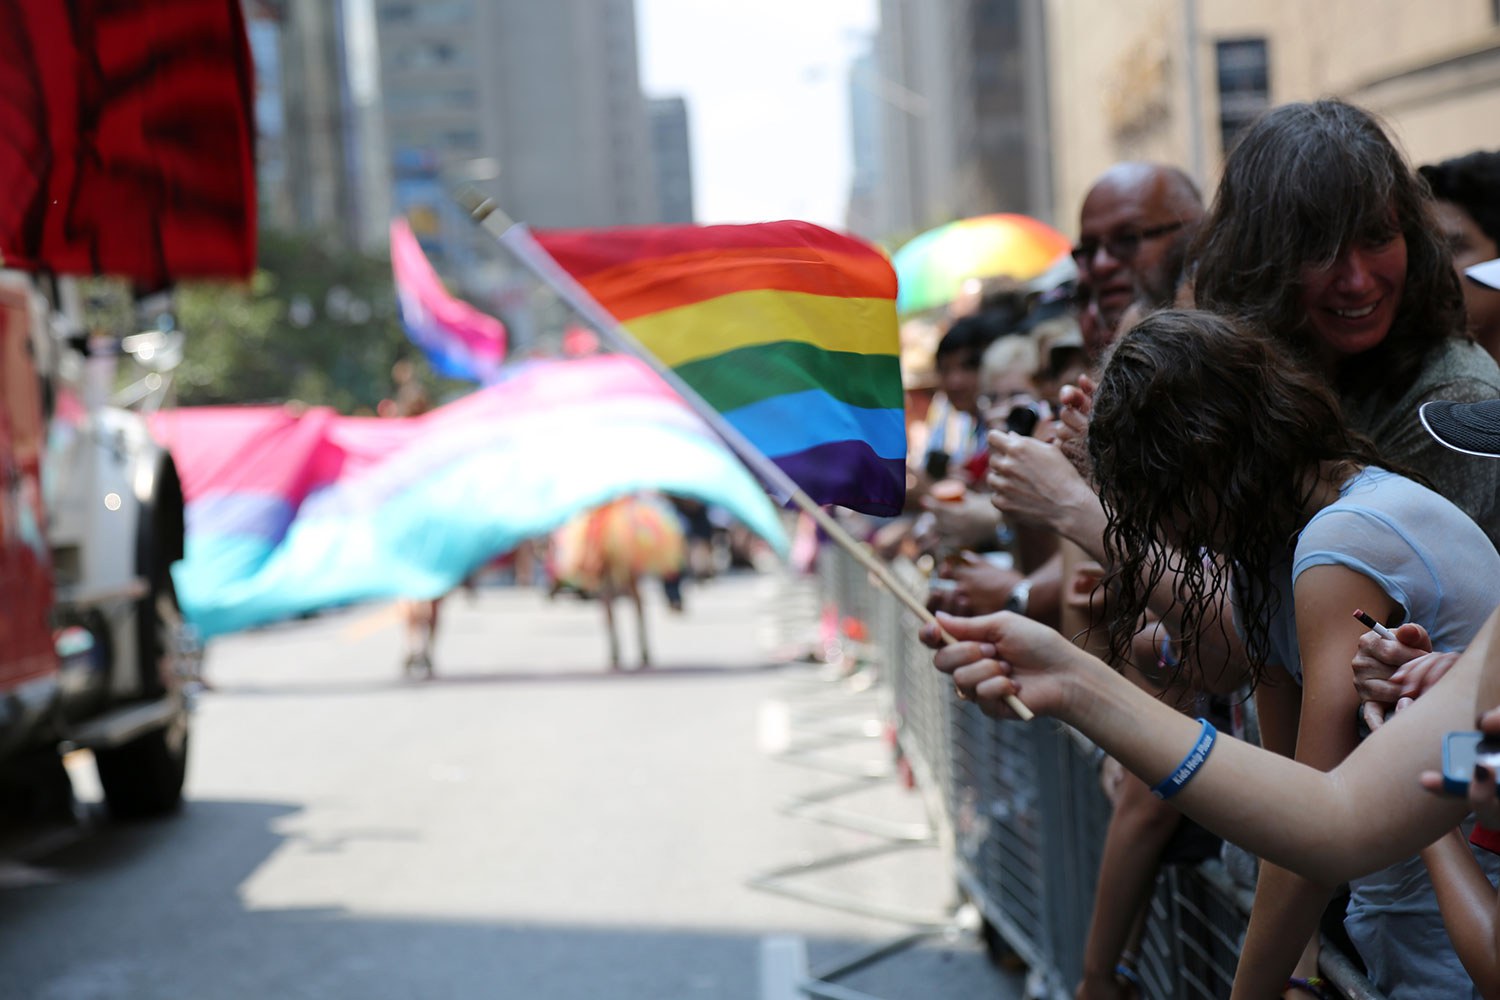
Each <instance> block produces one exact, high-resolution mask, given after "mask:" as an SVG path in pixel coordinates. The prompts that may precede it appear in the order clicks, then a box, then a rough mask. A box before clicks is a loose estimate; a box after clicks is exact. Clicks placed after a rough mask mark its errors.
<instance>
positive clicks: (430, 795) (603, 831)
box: [0, 575, 1018, 1000]
mask: <svg viewBox="0 0 1500 1000" xmlns="http://www.w3.org/2000/svg"><path fill="white" fill-rule="evenodd" d="M652 597H653V599H652V601H651V602H650V608H649V622H650V629H651V633H652V640H653V645H654V652H655V654H656V662H657V665H656V666H655V667H654V668H653V669H651V670H650V671H647V672H622V673H611V672H609V671H607V670H606V669H604V663H605V658H606V646H605V640H604V635H603V631H602V624H601V618H600V614H599V610H598V608H597V606H596V605H594V604H593V603H590V602H584V601H580V600H577V599H574V598H567V597H563V598H559V599H557V600H555V601H548V600H547V599H546V598H545V597H544V596H543V595H542V594H540V593H538V592H536V591H534V590H530V589H515V588H500V587H496V588H481V589H480V590H479V591H478V592H477V594H476V595H474V596H473V597H470V596H466V595H463V594H458V595H455V596H453V597H452V598H450V599H449V600H448V601H447V602H446V603H445V604H444V609H443V610H444V616H443V621H442V628H441V635H440V638H439V642H438V646H437V656H436V667H437V676H436V678H435V679H433V680H430V681H411V680H405V679H403V678H402V677H401V670H400V661H401V654H402V636H401V632H400V628H399V622H398V618H397V615H396V612H395V610H394V609H393V608H392V607H387V606H366V607H360V608H353V609H347V610H344V611H340V612H338V613H334V614H329V615H325V616H322V617H319V618H315V619H311V620H306V621H300V622H296V623H291V624H287V625H283V626H278V627H275V628H271V629H266V630H262V631H258V632H254V633H250V634H244V635H239V636H233V637H228V638H224V639H220V640H216V641H215V642H214V643H213V644H212V645H211V647H210V649H209V655H208V661H207V677H208V679H209V681H210V682H211V684H212V690H209V691H206V692H204V693H203V694H202V695H201V696H200V697H199V699H198V704H197V711H196V714H195V719H194V729H193V736H192V740H193V746H192V759H191V764H190V772H189V779H188V802H187V804H186V805H185V807H184V809H183V810H182V812H181V814H180V815H177V816H175V817H173V818H170V819H168V820H165V821H160V822H151V823H145V824H134V825H116V824H111V823H109V822H108V821H107V820H105V819H103V818H102V810H101V809H100V808H99V806H98V805H97V798H98V788H97V783H96V781H95V780H94V779H93V777H92V773H91V770H90V761H89V760H88V759H87V758H86V757H85V756H76V757H75V758H73V759H72V760H70V770H71V771H72V773H73V774H74V775H75V785H76V787H77V789H78V794H79V796H80V798H81V799H82V800H83V802H84V804H85V807H86V810H85V811H86V813H87V815H88V817H89V818H88V820H87V821H86V822H85V823H84V824H82V825H81V827H80V828H79V829H78V830H76V831H72V832H71V833H69V834H68V835H65V836H63V837H61V838H55V837H54V838H42V839H39V840H38V841H36V842H35V843H31V844H29V845H22V846H20V847H18V848H16V849H14V850H13V851H12V856H11V857H9V858H5V859H3V861H0V927H3V931H0V995H3V996H4V997H7V998H9V997H16V998H27V1000H96V998H98V1000H105V998H109V1000H113V998H174V1000H175V998H182V1000H208V998H219V997H227V998H259V997H277V998H302V997H308V998H346V997H347V998H360V1000H383V998H416V997H421V998H426V997H442V998H447V997H454V998H467V997H516V998H531V997H536V998H558V1000H572V998H578V1000H582V998H589V1000H598V998H620V1000H648V998H649V1000H662V998H747V1000H782V998H787V1000H790V998H793V997H798V996H802V995H804V993H802V992H799V991H798V989H797V985H798V983H799V982H800V981H802V980H803V979H804V978H805V977H807V976H808V975H809V970H812V971H814V972H816V971H817V970H819V969H820V968H823V967H827V966H829V965H830V964H831V965H835V966H836V965H838V964H840V963H842V961H843V960H845V959H847V958H849V957H851V956H858V955H859V954H860V952H861V951H862V950H864V949H869V948H871V947H873V946H876V945H879V944H881V943H883V942H890V941H892V940H893V939H896V938H898V937H899V936H900V935H903V934H906V933H909V932H912V931H928V930H933V929H934V928H938V927H940V926H941V925H943V924H944V923H945V922H946V921H948V920H949V919H950V917H951V916H952V913H953V904H954V902H955V899H954V895H955V894H954V888H953V885H954V883H953V880H952V877H951V875H950V873H949V871H948V868H947V866H946V864H945V861H944V853H943V851H942V850H941V849H940V848H938V847H937V846H935V841H933V840H931V839H928V840H926V841H923V840H922V839H921V837H922V834H923V832H924V827H925V816H924V812H923V809H922V804H921V799H920V796H918V795H916V794H914V793H912V792H910V791H908V790H906V789H904V788H902V787H901V786H900V784H899V783H898V782H897V781H895V780H893V779H892V778H891V777H890V774H891V770H892V769H891V768H890V766H889V764H890V755H889V752H888V749H887V747H886V745H885V743H884V742H883V741H882V739H881V730H880V725H879V715H880V699H879V697H878V690H876V691H872V690H861V684H860V682H859V681H858V680H856V681H854V682H851V681H848V680H840V679H836V677H835V675H834V672H833V671H831V670H828V669H827V668H825V667H821V666H817V665H809V664H784V665H783V664H778V663H776V662H775V660H774V654H775V652H776V650H777V649H778V647H783V646H785V645H786V644H787V643H788V642H791V641H794V640H799V639H806V638H810V635H811V633H810V631H809V629H808V625H809V624H810V622H811V620H812V617H813V608H812V599H811V595H810V593H809V592H808V591H807V589H806V587H802V588H794V587H793V585H792V584H790V583H788V582H787V581H785V580H783V579H782V578H780V577H779V576H776V575H745V576H735V577H729V578H722V579H719V580H716V581H713V582H711V583H709V584H707V585H704V586H702V587H698V588H694V589H691V590H690V591H689V592H688V605H689V607H688V611H687V613H686V614H685V615H672V614H670V613H669V612H668V611H667V610H666V608H665V605H664V602H663V601H662V600H661V599H660V595H659V593H658V594H653V595H652ZM625 638H626V649H627V650H630V649H632V648H633V646H632V639H631V636H630V634H629V633H628V632H627V634H626V636H625ZM809 734H811V735H812V736H813V738H814V739H813V742H811V743H809V742H808V741H807V737H808V735H809ZM804 746H814V747H815V749H816V752H815V753H812V754H810V755H802V756H800V757H799V756H798V755H795V754H794V755H792V757H791V758H788V756H787V754H786V753H785V752H786V751H787V750H789V749H790V750H796V749H798V748H799V747H804ZM830 790H839V791H844V794H840V795H836V796H829V797H827V799H826V801H823V800H822V796H820V795H818V794H817V793H819V792H827V791H830ZM799 796H802V797H811V798H812V799H815V800H818V801H813V802H810V803H808V802H805V803H804V807H803V808H802V809H801V810H800V812H801V814H800V815H799V814H794V813H797V812H798V810H789V809H788V804H789V803H791V802H793V801H794V800H796V799H797V797H799ZM813 814H816V816H815V815H813ZM817 817H821V818H817ZM853 827H865V828H866V829H855V828H853ZM871 830H873V831H874V832H869V831H871ZM850 852H853V853H856V854H860V855H864V857H863V860H858V861H853V862H850V863H845V864H838V865H824V864H823V861H824V859H826V858H827V857H829V856H830V855H837V854H843V853H850ZM752 883H757V884H759V885H760V886H761V887H759V888H757V887H756V885H753V884H752ZM768 889H770V890H773V891H767V890H768ZM805 896H812V897H816V899H817V901H816V902H810V901H808V900H807V899H805V898H795V897H805ZM858 911H864V912H858ZM871 914H875V915H871ZM1017 989H1018V984H1017V982H1016V980H1015V979H1014V977H1011V976H1007V975H1005V974H1002V973H1001V972H999V971H997V970H996V969H995V967H994V966H993V965H992V964H991V963H990V962H989V960H988V958H987V956H986V955H985V953H984V950H983V948H982V947H981V946H980V945H979V944H978V943H977V940H976V937H975V935H974V934H972V933H971V932H967V931H962V930H959V931H950V932H949V933H947V934H944V933H940V932H939V933H931V934H929V935H928V936H926V937H923V938H922V939H921V940H920V941H919V942H918V943H916V944H915V945H913V946H911V947H909V948H901V949H898V950H896V951H895V952H894V953H893V954H892V955H891V956H889V957H886V958H883V959H880V960H878V961H874V962H871V963H870V964H868V965H866V966H863V967H861V968H858V969H857V970H854V971H852V972H851V973H849V974H847V975H844V976H841V977H836V978H835V979H831V980H830V981H829V986H828V991H827V992H826V993H824V994H822V995H828V996H849V997H859V996H874V997H883V998H889V1000H898V998H903V997H913V998H915V997H923V998H941V997H950V996H951V997H964V998H966V1000H969V998H976V997H995V996H999V997H1006V996H1014V995H1018V994H1017ZM840 990H842V991H846V992H844V993H840V992H839V991H840Z"/></svg>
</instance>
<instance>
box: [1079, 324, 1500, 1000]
mask: <svg viewBox="0 0 1500 1000" xmlns="http://www.w3.org/2000/svg"><path fill="white" fill-rule="evenodd" d="M1089 456H1090V459H1091V461H1092V464H1093V469H1094V475H1095V479H1096V482H1097V484H1098V487H1099V492H1100V499H1101V502H1102V504H1103V507H1104V511H1105V514H1106V517H1107V521H1108V526H1107V528H1106V529H1105V534H1104V538H1105V547H1106V550H1107V554H1108V556H1109V566H1110V571H1109V574H1108V575H1107V576H1106V578H1105V587H1106V588H1107V589H1108V590H1109V592H1110V593H1111V595H1112V601H1111V608H1110V615H1111V618H1110V645H1111V647H1112V651H1113V652H1114V653H1116V654H1117V655H1124V654H1125V653H1126V652H1127V651H1128V650H1129V648H1130V647H1129V644H1130V642H1131V640H1132V638H1133V636H1134V635H1135V633H1136V631H1137V628H1138V622H1139V620H1140V616H1141V615H1142V614H1143V613H1144V612H1145V610H1146V607H1147V604H1148V601H1149V599H1150V597H1151V595H1152V593H1153V591H1155V590H1156V589H1157V588H1158V586H1159V585H1160V584H1161V583H1162V582H1163V580H1164V579H1166V578H1168V577H1169V576H1173V577H1175V584H1176V587H1177V592H1178V594H1179V598H1178V600H1179V603H1180V605H1181V609H1180V610H1181V612H1182V613H1181V615H1180V618H1179V621H1180V624H1179V628H1178V631H1177V633H1176V634H1177V637H1178V641H1179V642H1180V643H1181V644H1182V649H1181V651H1180V653H1181V655H1183V656H1191V655H1192V652H1193V648H1192V647H1193V646H1194V644H1195V643H1196V642H1198V641H1200V640H1201V639H1202V638H1203V635H1204V633H1205V631H1206V630H1209V629H1216V628H1227V626H1226V625H1224V624H1221V623H1222V617H1221V615H1220V614H1219V612H1218V609H1219V607H1221V606H1222V605H1223V604H1224V603H1225V601H1226V598H1227V599H1228V602H1229V603H1230V605H1231V606H1232V608H1233V610H1234V613H1235V615H1234V617H1235V621H1236V626H1237V628H1238V629H1239V631H1240V632H1241V633H1242V635H1243V638H1244V647H1245V650H1246V653H1247V656H1248V659H1249V661H1250V667H1251V671H1252V676H1253V677H1254V678H1255V680H1256V681H1257V692H1256V693H1257V704H1258V705H1259V706H1260V707H1261V728H1262V734H1263V739H1264V742H1265V744H1266V746H1267V747H1268V748H1270V749H1273V750H1277V751H1279V752H1281V753H1283V754H1286V755H1288V756H1293V755H1295V757H1296V759H1297V760H1299V761H1302V762H1304V763H1307V764H1310V765H1312V766H1314V767H1318V768H1321V769H1324V770H1327V769H1329V768H1332V767H1334V766H1335V765H1337V764H1338V763H1339V762H1340V761H1341V760H1343V759H1344V757H1346V756H1347V755H1348V754H1349V753H1350V751H1352V750H1353V749H1354V747H1355V745H1356V743H1357V734H1356V732H1355V725H1354V719H1355V714H1356V710H1357V707H1358V696H1357V694H1356V693H1355V690H1354V687H1353V684H1352V683H1351V677H1350V672H1349V663H1350V660H1351V659H1352V657H1353V655H1354V652H1355V649H1356V645H1357V643H1358V641H1359V637H1360V634H1361V633H1362V632H1363V631H1364V629H1363V627H1362V626H1360V625H1359V624H1357V623H1356V622H1355V621H1354V620H1353V618H1352V617H1351V612H1352V611H1354V610H1355V609H1356V608H1363V609H1365V610H1366V611H1368V612H1370V613H1372V614H1374V615H1375V616H1376V617H1377V618H1380V619H1381V620H1384V621H1393V622H1400V621H1407V620H1414V621H1420V622H1422V623H1423V624H1424V625H1426V626H1427V629H1428V632H1429V634H1430V635H1431V637H1432V641H1433V643H1434V645H1435V646H1436V647H1437V648H1439V649H1449V650H1456V649H1462V648H1463V647H1464V646H1466V645H1467V644H1468V643H1469V641H1470V640H1471V639H1472V638H1473V636H1474V635H1475V633H1477V632H1478V631H1479V628H1480V627H1481V625H1483V623H1484V621H1485V619H1486V618H1487V617H1488V615H1489V613H1490V612H1491V611H1492V610H1493V609H1494V605H1495V598H1494V593H1493V582H1494V580H1495V579H1497V578H1500V553H1497V552H1496V551H1495V549H1494V547H1493V546H1491V545H1489V544H1487V541H1486V539H1485V537H1484V533H1483V532H1482V531H1481V530H1480V529H1479V527H1478V526H1477V525H1476V524H1474V522H1473V521H1472V520H1471V519H1470V518H1468V517H1467V516H1465V514H1464V513H1463V511H1461V510H1459V509H1458V508H1457V507H1455V506H1454V505H1453V504H1452V503H1450V502H1449V501H1447V500H1445V499H1443V498H1442V497H1441V496H1439V495H1438V494H1436V493H1434V492H1433V491H1432V490H1430V489H1428V488H1427V487H1425V486H1423V485H1421V484H1419V483H1417V482H1415V481H1413V480H1411V479H1408V478H1405V477H1403V476H1401V475H1398V474H1397V473H1395V472H1392V471H1389V470H1388V469H1386V468H1383V467H1382V465H1383V460H1382V458H1381V455H1380V452H1379V451H1378V450H1377V449H1376V448H1375V446H1374V445H1373V444H1372V443H1371V442H1370V441H1369V440H1368V439H1366V438H1364V437H1363V436H1361V435H1359V434H1357V433H1355V432H1353V431H1351V430H1349V429H1347V427H1346V426H1345V424H1344V422H1343V419H1342V417H1341V414H1340V405H1339V400H1338V398H1337V397H1336V396H1335V395H1334V393H1333V392H1332V390H1331V389H1330V388H1329V386H1328V384H1327V382H1326V381H1325V379H1324V378H1323V377H1322V376H1321V375H1319V374H1318V373H1317V372H1315V371H1312V370H1310V369H1309V368H1308V367H1307V366H1306V365H1303V364H1301V363H1299V362H1298V361H1297V360H1296V359H1294V358H1291V357H1289V356H1288V353H1287V352H1286V351H1285V350H1284V348H1283V347H1282V345H1280V344H1279V343H1278V342H1276V341H1274V340H1272V339H1270V338H1268V337H1265V336H1264V335H1261V334H1258V333H1256V332H1254V331H1249V330H1240V329H1237V328H1236V326H1235V325H1234V324H1232V323H1231V322H1229V321H1228V320H1225V319H1223V318H1222V317H1218V316H1215V315H1212V314H1209V313H1205V312H1192V311H1186V312H1162V313H1157V314H1155V315H1153V316H1150V317H1148V318H1146V319H1145V320H1143V321H1142V322H1141V323H1140V324H1139V325H1138V326H1137V327H1136V328H1135V329H1134V330H1132V331H1131V332H1130V333H1129V334H1127V335H1126V336H1125V338H1123V339H1122V340H1121V341H1120V342H1119V344H1118V345H1117V346H1116V348H1115V350H1114V352H1113V354H1112V356H1111V358H1110V360H1109V364H1108V367H1107V368H1106V369H1105V371H1104V373H1103V375H1102V377H1101V379H1100V384H1099V388H1098V390H1097V392H1096V393H1095V396H1094V412H1093V419H1092V421H1091V422H1090V426H1089ZM1202 553H1212V554H1213V555H1214V556H1216V557H1218V558H1215V559H1204V558H1202V557H1201V554H1202ZM1294 751H1295V754H1294ZM1454 848H1457V849H1458V850H1460V851H1461V850H1463V849H1464V848H1463V845H1462V844H1461V843H1460V842H1458V840H1457V839H1456V838H1453V842H1452V843H1451V844H1448V845H1447V850H1448V851H1449V852H1450V854H1449V855H1444V856H1443V857H1441V858H1439V859H1438V860H1439V862H1440V863H1446V862H1448V861H1452V863H1462V862H1460V861H1453V859H1452V858H1451V852H1452V851H1453V849H1454ZM1497 867H1500V866H1497ZM1352 889H1353V893H1352V901H1351V905H1350V908H1349V916H1348V920H1347V927H1348V930H1349V932H1350V936H1351V938H1352V939H1353V941H1354V943H1355V945H1356V947H1357V948H1358V949H1359V950H1360V953H1361V955H1362V956H1363V957H1364V958H1365V960H1366V963H1367V964H1368V966H1369V967H1370V972H1371V975H1372V978H1373V979H1374V980H1375V981H1376V982H1377V985H1379V986H1380V987H1381V988H1382V989H1384V990H1386V991H1390V990H1391V989H1392V988H1393V987H1396V986H1398V985H1399V987H1400V995H1401V996H1403V997H1422V996H1431V997H1434V998H1436V997H1458V996H1465V995H1467V990H1468V985H1467V982H1468V979H1467V976H1466V975H1465V974H1464V971H1463V968H1462V966H1461V965H1460V964H1459V962H1458V960H1457V957H1456V956H1455V955H1454V954H1453V951H1452V948H1451V946H1450V945H1449V944H1448V942H1447V938H1446V935H1445V933H1444V931H1443V926H1442V920H1441V915H1440V914H1439V912H1438V907H1437V902H1436V899H1435V898H1434V896H1433V892H1432V887H1431V884H1430V883H1429V881H1428V880H1427V877H1426V875H1425V873H1424V872H1423V869H1422V865H1421V862H1420V861H1419V860H1418V859H1416V858H1412V859H1410V860H1408V861H1406V862H1401V863H1399V864H1397V865H1395V866H1393V867H1391V868H1389V869H1386V870H1384V871H1382V872H1378V873H1376V874H1375V875H1372V876H1370V877H1368V878H1366V879H1362V880H1358V881H1357V882H1356V883H1355V884H1354V885H1353V887H1352ZM1326 903H1327V894H1326V892H1325V891H1324V890H1322V889H1320V888H1318V887H1316V886H1314V885H1313V884H1312V883H1309V882H1306V881H1305V880H1300V879H1297V877H1296V876H1293V875H1291V874H1290V873H1287V872H1284V871H1282V870H1280V869H1274V868H1270V867H1269V866H1268V867H1266V868H1263V870H1262V877H1261V884H1260V887H1259V890H1258V892H1257V896H1256V905H1255V908H1254V910H1253V912H1252V914H1251V923H1250V930H1249V932H1248V935H1247V938H1246V941H1245V946H1244V951H1243V953H1242V957H1241V962H1240V968H1239V971H1238V973H1237V977H1236V989H1235V992H1236V995H1237V996H1240V995H1243V996H1250V997H1263V996H1267V995H1271V994H1274V993H1276V992H1278V991H1279V990H1280V989H1281V988H1282V986H1283V984H1285V983H1286V982H1287V979H1288V974H1289V973H1290V972H1292V970H1293V966H1294V965H1295V964H1296V962H1297V958H1298V955H1299V954H1300V953H1301V951H1302V948H1303V945H1304V943H1305V942H1306V941H1307V940H1308V939H1309V938H1310V937H1311V936H1312V934H1313V932H1314V930H1315V928H1316V925H1317V920H1318V916H1319V914H1320V912H1321V910H1322V908H1323V906H1324V905H1325V904H1326ZM1306 971H1308V972H1310V971H1312V970H1306Z"/></svg>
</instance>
